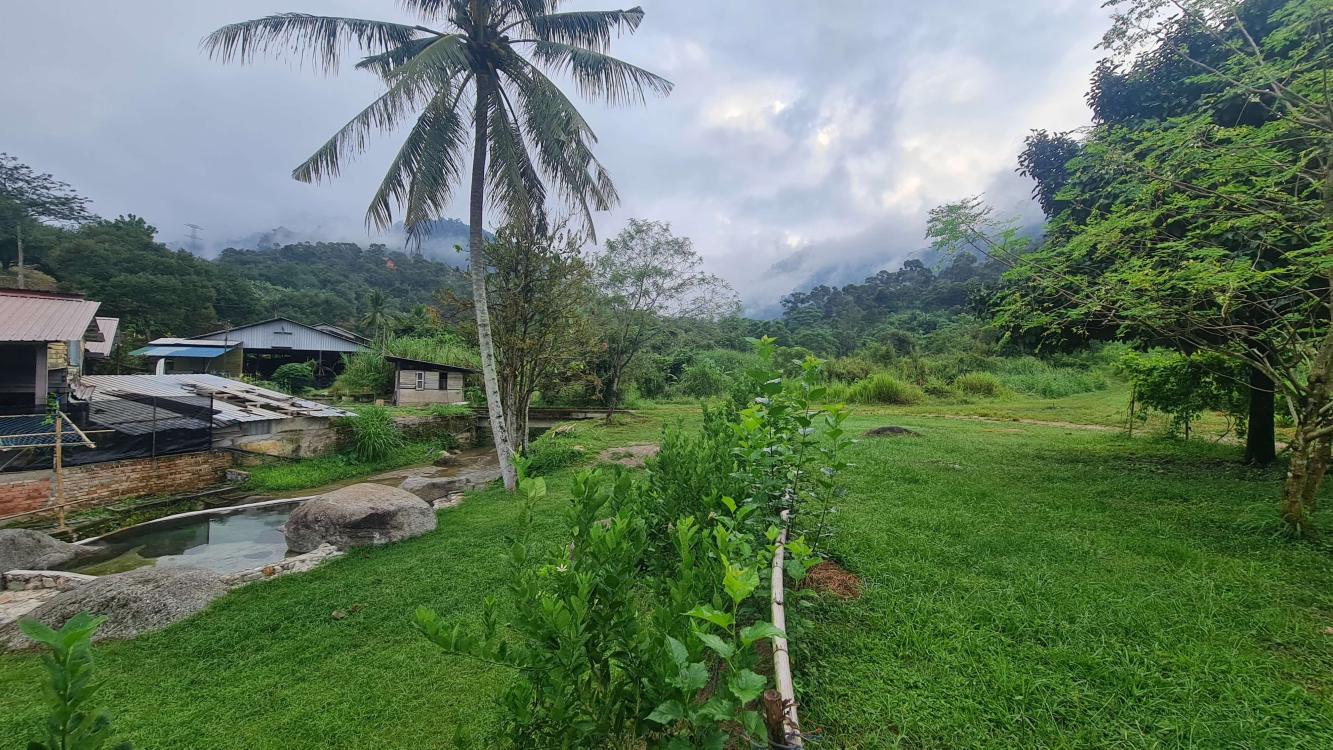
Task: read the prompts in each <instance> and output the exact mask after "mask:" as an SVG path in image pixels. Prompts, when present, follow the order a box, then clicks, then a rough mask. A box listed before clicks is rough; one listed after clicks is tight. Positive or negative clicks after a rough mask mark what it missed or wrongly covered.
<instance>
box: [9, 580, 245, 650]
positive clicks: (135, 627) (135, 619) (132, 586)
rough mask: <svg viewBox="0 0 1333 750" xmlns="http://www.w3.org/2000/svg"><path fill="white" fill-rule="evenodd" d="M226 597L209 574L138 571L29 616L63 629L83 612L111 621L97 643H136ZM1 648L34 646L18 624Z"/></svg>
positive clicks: (88, 586)
mask: <svg viewBox="0 0 1333 750" xmlns="http://www.w3.org/2000/svg"><path fill="white" fill-rule="evenodd" d="M226 592H227V587H226V585H224V584H223V583H222V580H221V577H220V576H219V575H218V574H217V573H214V572H213V571H210V570H203V569H201V568H185V567H180V568H177V567H169V566H163V567H153V568H139V569H137V570H131V571H129V572H126V573H117V574H115V575H109V576H101V577H99V578H97V579H96V580H94V581H89V582H88V583H85V584H83V585H81V586H79V587H78V588H74V589H70V590H69V591H62V592H61V593H59V594H57V595H55V596H54V597H52V598H51V599H49V600H48V601H46V602H43V603H42V604H41V605H39V606H38V607H37V608H36V609H34V610H32V612H30V613H29V615H28V616H29V617H32V618H34V619H37V620H40V621H41V622H44V623H46V624H47V625H50V626H51V627H53V628H59V627H60V626H61V625H63V624H64V623H65V621H66V620H68V619H69V618H71V617H73V616H74V615H77V614H78V613H80V612H88V613H90V614H94V615H104V616H105V617H106V618H107V619H106V622H104V623H102V626H101V627H100V628H98V629H97V635H96V636H95V637H96V639H97V640H102V639H105V638H133V637H134V636H136V635H139V634H141V633H149V632H152V631H154V630H161V629H162V628H165V627H166V626H168V625H170V624H172V623H173V622H176V621H177V620H183V619H185V618H186V617H189V616H190V615H192V614H194V613H195V612H198V611H199V610H201V609H203V608H204V607H207V606H208V603H209V602H211V601H213V600H214V599H216V598H218V597H219V596H222V595H223V594H225V593H226ZM0 643H3V644H4V645H5V646H6V647H7V648H11V649H17V648H28V647H31V646H32V645H33V644H32V642H31V641H29V640H28V638H27V636H25V635H23V634H22V633H21V632H20V631H19V629H18V626H17V624H16V623H15V624H11V625H6V626H5V627H4V629H3V630H0Z"/></svg>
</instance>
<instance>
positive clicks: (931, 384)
mask: <svg viewBox="0 0 1333 750" xmlns="http://www.w3.org/2000/svg"><path fill="white" fill-rule="evenodd" d="M921 390H923V391H925V392H926V395H927V396H934V397H935V398H953V397H954V396H957V395H958V389H957V388H955V387H954V386H953V384H951V383H950V382H949V381H947V380H943V379H941V378H931V379H930V380H927V381H926V383H925V385H923V386H921Z"/></svg>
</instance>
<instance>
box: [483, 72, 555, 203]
mask: <svg viewBox="0 0 1333 750" xmlns="http://www.w3.org/2000/svg"><path fill="white" fill-rule="evenodd" d="M495 89H496V90H495V93H494V95H493V96H492V97H491V100H492V101H491V102H489V104H490V111H489V114H488V122H487V129H488V131H489V133H490V158H489V159H488V160H487V164H486V172H487V175H486V178H487V179H486V181H487V185H488V187H489V190H490V194H491V195H492V196H494V197H495V201H494V202H495V203H496V205H498V206H499V207H500V209H501V211H502V212H503V213H504V214H505V216H506V217H508V218H516V217H524V218H527V217H530V216H532V215H533V214H534V213H539V212H541V211H542V210H543V207H544V206H545V204H546V186H545V185H544V184H543V182H542V179H541V175H539V174H538V172H537V168H536V166H535V165H534V164H533V163H532V155H531V154H530V153H529V151H528V148H527V144H525V143H524V140H523V133H522V130H521V128H520V125H519V120H518V114H517V112H515V111H514V107H513V103H512V102H511V101H510V100H509V98H508V97H507V95H506V94H505V92H504V90H503V89H502V88H500V87H499V86H496V87H495Z"/></svg>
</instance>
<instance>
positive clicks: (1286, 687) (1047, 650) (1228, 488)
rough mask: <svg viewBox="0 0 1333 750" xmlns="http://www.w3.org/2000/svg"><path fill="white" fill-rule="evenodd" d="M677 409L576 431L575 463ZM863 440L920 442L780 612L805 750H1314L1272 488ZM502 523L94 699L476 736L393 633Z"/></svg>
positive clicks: (356, 729) (223, 609)
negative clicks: (806, 594)
mask: <svg viewBox="0 0 1333 750" xmlns="http://www.w3.org/2000/svg"><path fill="white" fill-rule="evenodd" d="M696 412H697V410H696V409H694V408H692V407H678V408H662V409H654V410H652V411H651V412H645V413H644V414H643V415H641V416H639V417H636V418H628V419H625V420H624V421H622V422H621V423H620V424H618V425H616V426H614V427H612V428H610V429H602V428H595V427H593V426H592V425H586V426H582V427H580V428H579V429H578V431H577V432H576V435H577V437H578V439H579V440H580V441H582V442H583V443H585V444H586V446H587V447H588V449H589V453H590V454H592V453H593V451H595V450H598V449H600V448H602V447H606V446H610V445H621V444H628V443H636V442H645V441H649V440H653V439H655V437H656V435H657V433H658V429H659V426H660V423H661V421H663V420H666V421H675V420H677V419H682V420H693V419H697V413H696ZM885 423H892V424H901V425H905V426H909V427H912V428H914V429H916V430H918V431H919V432H921V433H922V437H920V438H895V439H886V440H875V441H870V440H867V441H865V442H862V443H860V444H858V445H857V446H856V447H855V448H854V449H853V452H854V458H855V460H856V462H857V464H858V468H857V469H855V472H854V475H853V477H852V482H851V487H850V492H849V494H848V497H847V498H846V499H845V501H844V502H843V503H842V512H841V513H840V514H839V520H838V525H839V531H838V535H837V537H836V538H835V539H834V540H833V542H832V546H831V550H832V551H833V552H834V553H835V554H836V556H837V557H838V559H840V560H841V561H842V562H843V563H844V564H845V565H846V566H847V567H848V568H849V569H851V570H853V571H854V572H855V573H857V574H858V575H860V576H861V577H862V579H863V581H864V596H863V597H862V598H861V599H860V600H857V601H853V602H840V601H833V600H828V599H822V600H819V601H818V602H816V604H815V606H813V607H800V608H798V613H799V614H796V615H793V616H795V617H799V618H800V619H799V624H798V625H796V626H795V627H794V628H793V635H794V637H795V643H794V647H795V652H794V657H793V658H794V661H795V666H796V670H797V677H798V680H799V685H798V689H799V690H800V691H801V701H802V712H803V713H802V717H803V722H804V724H805V725H806V727H807V728H816V727H818V728H820V729H822V730H823V734H824V735H825V736H826V737H827V740H826V741H825V742H822V743H820V744H819V745H818V746H819V747H829V748H835V747H836V748H844V747H845V748H881V747H895V746H899V747H911V748H978V747H997V748H1009V747H1201V748H1215V747H1302V746H1304V747H1329V746H1333V694H1331V693H1330V691H1331V690H1333V684H1330V681H1331V680H1333V678H1330V674H1333V635H1329V634H1327V633H1325V632H1324V631H1325V628H1328V627H1333V566H1331V565H1330V562H1333V561H1331V560H1330V555H1329V552H1328V551H1327V550H1324V549H1321V548H1319V547H1317V546H1314V545H1311V544H1305V543H1293V542H1285V541H1281V540H1279V539H1276V538H1274V537H1273V536H1272V535H1271V531H1272V529H1273V524H1272V519H1273V516H1274V502H1273V501H1274V498H1275V494H1276V492H1277V488H1278V479H1277V476H1276V475H1275V474H1274V473H1271V472H1268V473H1262V472H1251V471H1249V470H1245V469H1242V468H1240V467H1239V466H1238V465H1236V464H1235V463H1234V453H1235V449H1234V448H1226V447H1215V446H1209V445H1206V444H1203V443H1197V444H1193V445H1190V446H1182V445H1180V444H1177V443H1168V442H1165V441H1156V440H1147V439H1139V438H1135V439H1132V440H1131V439H1127V438H1123V437H1120V436H1118V435H1116V434H1113V433H1105V432H1091V431H1084V430H1072V429H1056V428H1050V427H1038V426H1030V425H1023V424H1013V425H1001V424H993V423H981V422H963V421H958V420H948V419H931V418H925V417H920V416H912V415H905V414H898V415H896V416H893V417H885V416H879V415H875V416H861V417H857V418H855V420H854V426H855V427H856V428H857V430H858V431H859V430H860V429H864V428H865V427H868V426H871V425H875V424H885ZM568 479H569V472H567V471H565V472H558V473H556V474H554V475H552V476H551V477H549V479H548V481H549V482H550V484H551V488H552V492H551V495H550V496H548V498H547V499H546V500H545V501H543V506H542V508H541V511H542V512H541V513H540V514H539V518H538V529H537V530H538V532H539V533H542V534H547V535H551V536H553V537H554V536H555V535H556V534H557V533H558V531H559V529H558V527H559V521H558V518H557V514H558V512H559V511H560V510H561V509H562V508H563V504H564V501H565V499H566V497H567V488H568ZM518 511H519V507H518V504H517V502H515V501H513V500H511V499H509V498H507V497H505V496H503V494H502V493H500V492H498V491H496V490H494V489H492V490H489V491H486V492H483V493H476V494H472V495H469V497H468V501H467V502H466V503H464V504H463V505H462V506H461V507H459V508H457V509H455V510H449V511H444V512H443V513H442V514H441V518H440V521H441V522H440V528H439V529H438V530H437V531H436V532H434V533H432V534H429V535H427V536H424V537H420V538H418V539H414V540H410V541H407V542H403V543H401V544H397V545H392V546H389V547H385V548H378V549H371V550H364V551H356V552H354V553H352V554H349V555H347V556H345V557H343V558H341V559H338V560H334V561H332V562H331V563H329V564H327V565H325V566H324V567H322V568H320V569H317V570H315V571H312V572H310V573H306V574H301V575H297V576H290V577H286V578H282V579H278V580H275V581H269V582H264V583H259V584H255V585H252V586H250V587H247V588H244V589H241V590H239V591H236V592H234V593H232V594H230V595H228V596H226V597H224V598H223V599H221V600H219V601H218V602H216V603H215V604H214V605H213V606H212V607H210V608H209V610H208V611H206V612H205V613H203V614H201V615H199V616H197V617H195V618H193V619H191V620H189V621H186V622H184V623H180V624H177V625H176V626H173V627H171V628H169V629H167V630H165V631H163V632H160V633H157V634H154V635H150V636H146V637H143V638H139V639H136V640H134V641H130V642H124V643H117V644H106V645H102V646H99V647H98V649H97V653H98V659H99V662H98V669H99V674H100V676H101V677H102V678H104V679H105V680H106V681H107V686H106V688H105V689H104V691H103V692H102V693H101V694H100V695H99V703H100V704H102V705H105V706H107V707H108V708H110V709H111V710H112V711H113V713H114V715H115V722H116V726H117V727H118V731H119V735H120V736H122V737H123V738H124V739H129V740H133V741H134V742H135V745H136V746H137V747H140V748H145V749H148V748H152V749H159V748H189V749H190V750H202V749H205V748H247V749H267V748H284V749H286V748H424V747H432V748H434V747H439V748H450V747H455V746H457V744H458V743H457V740H458V739H459V738H467V737H472V738H477V739H480V740H481V742H479V743H478V744H477V745H476V746H482V747H485V746H490V743H488V742H486V741H485V740H486V739H487V738H489V737H491V736H493V735H494V733H495V732H496V731H497V729H498V727H499V723H500V718H501V714H500V712H499V710H498V709H497V708H496V707H495V705H494V696H495V695H496V693H497V692H498V690H499V688H500V687H501V686H502V685H503V684H504V683H505V682H506V680H507V675H506V674H504V672H503V671H501V670H499V669H498V668H492V667H488V666H484V665H479V664H476V663H473V662H469V661H467V660H464V659H460V658H455V657H446V656H442V655H441V654H440V653H439V652H437V651H436V650H434V649H433V648H432V647H429V646H428V645H427V644H426V643H425V642H424V640H422V639H421V638H419V637H418V636H417V635H416V634H415V633H414V632H413V631H412V630H411V628H410V626H409V624H408V619H409V617H410V614H411V612H412V610H413V609H414V608H415V607H417V606H418V605H422V604H425V605H429V606H433V607H436V608H438V609H439V610H441V611H442V612H444V613H448V614H451V615H458V616H461V617H472V618H475V617H476V616H477V615H478V613H479V610H480V607H481V602H482V599H483V598H484V597H485V596H486V595H488V594H491V593H498V592H500V591H501V590H502V586H503V582H504V574H503V564H502V561H501V556H502V554H503V551H504V550H505V548H506V547H507V542H508V539H509V534H510V533H511V532H512V531H513V529H514V526H515V522H516V518H517V514H518ZM1324 523H1325V524H1328V523H1333V521H1330V520H1329V519H1327V518H1325V519H1324ZM335 610H340V611H342V612H346V613H348V616H347V617H346V618H345V619H334V618H333V617H332V613H333V612H334V611H335ZM39 675H40V666H39V664H38V662H37V660H36V659H35V658H34V657H33V656H32V655H8V656H0V737H4V738H12V739H13V741H12V742H7V743H5V746H6V747H7V746H10V745H13V746H20V745H21V744H22V741H24V740H26V739H27V738H30V737H33V738H35V737H36V731H37V729H38V722H39V721H40V717H41V715H42V706H41V698H40V694H39V693H38V692H37V690H36V686H37V685H38V680H39Z"/></svg>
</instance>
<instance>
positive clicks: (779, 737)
mask: <svg viewBox="0 0 1333 750" xmlns="http://www.w3.org/2000/svg"><path fill="white" fill-rule="evenodd" d="M786 718H787V717H786V715H785V714H783V712H782V695H781V694H780V693H778V691H776V690H774V689H772V688H769V689H768V690H765V691H764V726H765V727H766V728H767V729H768V747H769V750H783V748H785V747H787V742H786V734H787V722H786Z"/></svg>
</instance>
